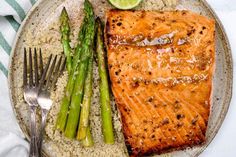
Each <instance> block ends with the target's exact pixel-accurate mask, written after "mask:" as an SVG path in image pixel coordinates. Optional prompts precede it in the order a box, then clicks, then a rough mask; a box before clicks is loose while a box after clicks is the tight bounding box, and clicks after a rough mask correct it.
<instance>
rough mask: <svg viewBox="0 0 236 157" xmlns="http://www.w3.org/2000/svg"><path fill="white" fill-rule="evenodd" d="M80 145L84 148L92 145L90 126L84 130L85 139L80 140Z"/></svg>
mask: <svg viewBox="0 0 236 157" xmlns="http://www.w3.org/2000/svg"><path fill="white" fill-rule="evenodd" d="M82 145H83V146H85V147H91V146H93V145H94V142H93V137H92V135H91V132H90V125H89V126H88V128H87V129H86V137H85V139H83V140H82Z"/></svg>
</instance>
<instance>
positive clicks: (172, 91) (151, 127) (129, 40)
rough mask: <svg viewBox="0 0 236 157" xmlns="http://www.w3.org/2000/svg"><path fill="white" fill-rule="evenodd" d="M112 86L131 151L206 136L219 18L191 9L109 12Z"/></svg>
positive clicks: (189, 142)
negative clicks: (215, 19) (209, 17)
mask: <svg viewBox="0 0 236 157" xmlns="http://www.w3.org/2000/svg"><path fill="white" fill-rule="evenodd" d="M105 31H106V44H107V50H108V67H109V73H110V79H111V83H112V91H113V94H114V96H115V100H116V104H117V106H118V109H119V111H120V113H121V117H122V124H123V132H124V135H125V139H126V144H127V146H128V147H129V148H130V149H131V151H130V154H131V156H141V155H148V154H152V153H162V152H165V151H169V150H171V149H183V148H185V147H188V146H193V145H196V144H200V143H202V142H204V141H205V133H206V128H207V122H208V117H209V110H210V104H211V92H212V77H213V72H214V65H215V37H214V36H215V23H214V21H213V20H211V19H208V18H206V17H204V16H201V15H198V14H195V13H192V12H190V11H173V12H172V11H167V12H154V11H118V10H111V11H109V12H108V13H107V23H106V30H105Z"/></svg>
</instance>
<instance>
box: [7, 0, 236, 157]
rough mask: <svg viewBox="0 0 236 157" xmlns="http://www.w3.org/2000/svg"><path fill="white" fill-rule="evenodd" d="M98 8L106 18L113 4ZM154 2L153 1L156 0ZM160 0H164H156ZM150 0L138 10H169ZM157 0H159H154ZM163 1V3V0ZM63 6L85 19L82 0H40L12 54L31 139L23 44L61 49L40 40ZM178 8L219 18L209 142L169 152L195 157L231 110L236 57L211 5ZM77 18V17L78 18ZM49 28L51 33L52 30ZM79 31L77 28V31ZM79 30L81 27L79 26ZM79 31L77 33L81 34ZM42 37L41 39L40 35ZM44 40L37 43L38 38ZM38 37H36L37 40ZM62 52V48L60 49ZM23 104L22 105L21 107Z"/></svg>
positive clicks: (12, 81) (187, 3)
mask: <svg viewBox="0 0 236 157" xmlns="http://www.w3.org/2000/svg"><path fill="white" fill-rule="evenodd" d="M91 1H92V3H93V5H94V6H95V5H96V7H95V12H96V14H97V15H99V16H101V17H103V15H104V11H105V10H106V9H109V8H110V7H111V6H109V4H108V3H107V2H106V1H105V0H91ZM152 1H153V0H152ZM157 1H160V0H156V2H157ZM147 2H148V0H146V1H144V2H143V3H142V4H141V7H140V8H137V9H143V8H145V9H151V10H159V9H163V8H164V9H165V5H164V4H163V3H162V5H152V7H146V6H145V3H147ZM154 2H155V0H154ZM160 4H161V3H160ZM62 6H66V7H67V8H69V9H68V11H69V14H70V16H71V20H72V23H73V20H75V19H81V18H83V15H82V11H81V9H80V8H81V6H82V0H38V1H37V3H36V4H35V5H34V6H33V8H32V9H31V10H30V12H29V13H28V15H27V17H26V19H25V20H24V21H23V23H22V25H21V27H20V29H19V31H18V33H17V36H16V40H15V43H14V46H13V48H12V53H11V61H10V67H9V69H10V71H9V87H10V96H11V102H12V106H13V109H14V111H15V115H16V117H17V119H18V122H19V125H20V127H21V129H22V131H23V132H24V134H25V136H26V139H27V140H28V139H29V135H28V132H27V130H28V129H27V120H26V119H27V117H28V115H27V114H24V113H23V112H24V111H23V109H22V108H26V107H27V106H26V104H25V103H21V104H19V101H22V100H21V99H22V97H23V96H22V95H23V91H22V83H21V81H20V80H22V78H21V77H22V75H21V73H22V65H21V64H22V60H23V59H22V58H23V57H22V56H23V55H22V52H23V47H25V46H40V47H42V48H43V49H44V50H48V51H51V52H55V51H57V46H55V45H54V44H53V43H54V42H57V43H58V41H54V38H49V39H45V40H46V41H45V40H44V39H39V38H40V34H41V35H42V32H44V31H45V30H46V31H47V30H48V29H50V25H51V24H52V23H53V22H55V21H56V20H57V19H58V15H59V14H60V10H61V8H62ZM177 8H178V9H189V10H192V11H194V12H197V13H199V14H202V15H205V16H208V17H210V18H213V19H215V21H216V70H215V74H214V83H213V87H214V88H213V96H212V107H211V114H210V117H209V122H208V128H207V134H206V137H207V138H206V139H207V141H206V143H205V144H203V145H201V146H197V147H194V148H191V149H190V148H189V149H186V150H183V151H176V152H172V153H169V154H168V155H169V156H173V157H177V156H178V157H185V156H191V157H195V156H198V155H199V154H200V153H201V152H202V151H203V150H204V149H205V148H206V147H207V146H208V145H209V143H210V142H211V141H212V140H213V138H214V137H215V135H216V134H217V132H218V130H219V128H220V126H221V124H222V122H223V120H224V118H225V115H226V113H227V110H228V107H229V104H230V99H231V94H232V93H231V92H232V57H231V50H230V46H229V42H228V39H227V36H226V34H225V31H224V28H223V26H222V24H221V22H220V20H219V19H218V17H217V16H216V14H215V13H214V11H213V10H212V9H211V7H210V6H209V5H208V4H207V2H206V1H205V0H180V1H179V2H178V6H177ZM75 21H76V20H75ZM73 24H74V26H76V25H77V22H74V23H73ZM50 31H51V32H53V30H50ZM50 31H49V32H50ZM75 32H76V31H75ZM77 32H78V27H77ZM77 32H76V33H77ZM53 35H55V36H57V37H56V38H55V39H59V37H58V36H59V34H58V32H57V31H55V34H53ZM29 36H30V38H32V40H31V41H32V43H29V42H28V43H27V42H26V38H28V37H29ZM37 37H39V38H37ZM36 38H37V40H38V41H40V42H35V40H36ZM34 39H35V40H34ZM58 51H60V50H58ZM46 55H47V54H46ZM19 105H22V106H20V107H19ZM51 142H53V140H52V139H46V140H45V143H44V144H47V146H49V145H50V143H51ZM53 149H54V148H50V146H49V147H44V153H43V154H44V155H45V156H57V154H56V155H52V153H50V152H55V150H53Z"/></svg>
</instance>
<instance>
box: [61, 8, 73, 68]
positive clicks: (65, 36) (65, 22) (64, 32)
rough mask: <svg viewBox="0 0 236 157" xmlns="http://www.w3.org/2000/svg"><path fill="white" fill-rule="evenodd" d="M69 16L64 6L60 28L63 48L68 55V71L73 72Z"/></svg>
mask: <svg viewBox="0 0 236 157" xmlns="http://www.w3.org/2000/svg"><path fill="white" fill-rule="evenodd" d="M69 21H70V19H69V17H68V14H67V11H66V8H65V7H64V8H63V9H62V12H61V16H60V23H61V26H60V30H61V42H62V45H63V50H64V53H65V56H66V67H67V71H68V73H70V72H71V66H72V58H71V47H70V37H69V36H70V25H69Z"/></svg>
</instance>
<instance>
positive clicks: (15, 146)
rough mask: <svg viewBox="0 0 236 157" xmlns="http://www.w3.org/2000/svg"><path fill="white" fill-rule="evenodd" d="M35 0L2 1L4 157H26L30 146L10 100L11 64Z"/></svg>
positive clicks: (0, 125)
mask: <svg viewBox="0 0 236 157" xmlns="http://www.w3.org/2000/svg"><path fill="white" fill-rule="evenodd" d="M34 3H35V0H1V1H0V156H1V157H26V156H28V151H29V144H28V142H27V141H26V140H25V139H24V135H23V133H22V132H21V130H20V128H19V126H18V124H17V122H16V118H15V116H14V114H13V111H12V107H11V104H10V100H9V91H8V85H7V74H8V69H7V68H8V61H9V56H10V52H11V45H12V44H13V42H14V38H15V35H16V32H17V30H18V28H19V26H20V23H21V22H22V21H23V20H24V18H25V16H26V14H27V12H28V10H29V9H30V8H31V7H32V5H33V4H34Z"/></svg>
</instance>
